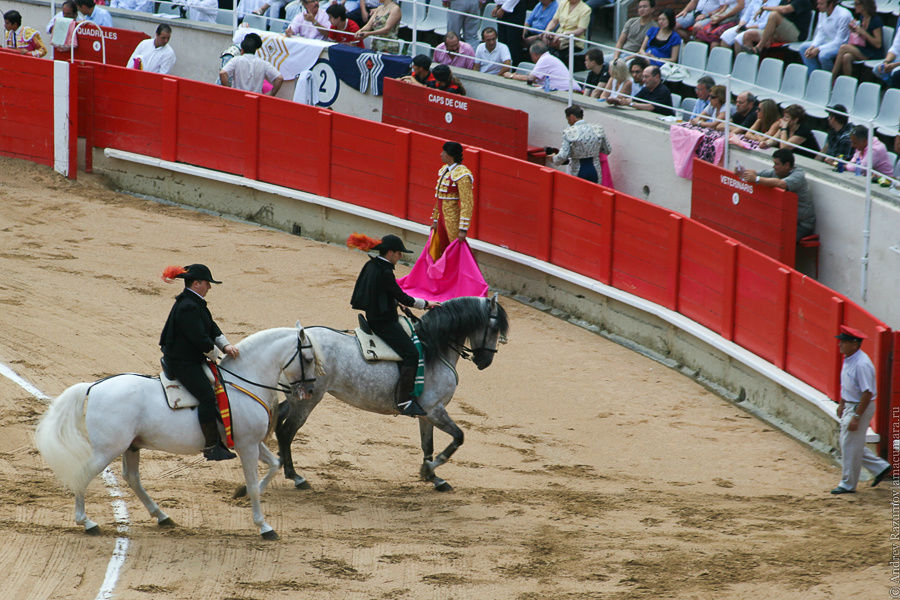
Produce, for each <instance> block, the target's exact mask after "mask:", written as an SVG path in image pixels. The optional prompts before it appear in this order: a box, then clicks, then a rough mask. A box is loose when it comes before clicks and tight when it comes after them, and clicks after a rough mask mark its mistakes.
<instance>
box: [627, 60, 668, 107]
mask: <svg viewBox="0 0 900 600" xmlns="http://www.w3.org/2000/svg"><path fill="white" fill-rule="evenodd" d="M643 77H644V87H642V88H641V91H639V92H638V93H637V94H635V98H634V102H632V103H631V106H633V107H634V108H636V109H638V110H649V111H650V112H654V113H656V114H658V115H665V116H672V115H674V114H675V111H673V110H672V93H671V92H670V91H669V88H667V87H666V86H665V84H664V83H663V82H662V73H661V72H660V70H659V67H657V66H656V65H650V66H649V67H647V68H646V69H644V75H643ZM642 100H646V102H641V101H642ZM651 102H652V103H653V104H651ZM660 105H661V106H660Z"/></svg>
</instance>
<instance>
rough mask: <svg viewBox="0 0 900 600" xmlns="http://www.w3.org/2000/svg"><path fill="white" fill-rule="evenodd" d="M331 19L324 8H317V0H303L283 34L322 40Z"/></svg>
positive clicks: (324, 37)
mask: <svg viewBox="0 0 900 600" xmlns="http://www.w3.org/2000/svg"><path fill="white" fill-rule="evenodd" d="M330 28H331V21H329V20H328V15H327V14H326V13H325V11H324V10H319V0H303V10H301V11H300V12H299V13H298V14H297V16H296V17H294V20H293V21H291V24H290V25H289V26H288V28H287V29H285V31H284V35H286V36H287V37H292V36H294V35H299V36H300V37H305V38H309V39H311V40H324V39H326V38H327V37H328V33H327V32H328V30H329V29H330Z"/></svg>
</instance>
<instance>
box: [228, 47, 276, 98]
mask: <svg viewBox="0 0 900 600" xmlns="http://www.w3.org/2000/svg"><path fill="white" fill-rule="evenodd" d="M260 48H262V38H260V37H259V35H258V34H255V33H248V34H247V35H246V36H244V39H243V40H241V55H240V56H235V57H234V58H232V59H231V60H230V61H228V64H226V65H225V66H224V67H222V70H221V71H219V82H220V83H221V84H222V85H224V86H226V87H231V82H230V81H229V80H228V77H229V76H231V77H232V78H233V80H234V87H235V88H237V89H239V90H244V91H247V92H256V93H257V94H259V93H262V86H263V80H267V81H268V82H269V83H271V84H272V89H271V90H269V95H270V96H275V95H277V94H278V90H279V89H281V84H282V83H284V77H282V76H281V73H279V72H278V69H276V68H275V67H273V66H272V65H271V64H270V63H268V62H266V61H264V60H263V59H261V58H259V57H258V56H256V51H257V50H259V49H260Z"/></svg>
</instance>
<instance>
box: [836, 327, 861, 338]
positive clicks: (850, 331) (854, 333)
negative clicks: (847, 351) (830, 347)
mask: <svg viewBox="0 0 900 600" xmlns="http://www.w3.org/2000/svg"><path fill="white" fill-rule="evenodd" d="M834 337H836V338H837V339H839V340H841V341H845V342H861V341H862V340H864V339H866V334H864V333H863V332H862V331H860V330H859V329H854V328H853V327H848V326H847V325H841V332H840V333H839V334H837V335H836V336H834Z"/></svg>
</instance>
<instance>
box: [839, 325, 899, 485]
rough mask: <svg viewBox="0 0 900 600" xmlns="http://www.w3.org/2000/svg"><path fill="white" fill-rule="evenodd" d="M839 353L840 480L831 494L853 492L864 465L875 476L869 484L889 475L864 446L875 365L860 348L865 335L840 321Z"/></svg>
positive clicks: (880, 460)
mask: <svg viewBox="0 0 900 600" xmlns="http://www.w3.org/2000/svg"><path fill="white" fill-rule="evenodd" d="M835 337H836V338H837V339H838V347H839V350H840V353H841V354H843V355H844V364H843V366H842V367H841V401H840V403H839V404H838V407H837V416H838V419H840V420H841V438H840V443H841V482H840V483H839V484H838V486H837V487H836V488H834V489H833V490H831V493H832V494H852V493H853V492H855V491H856V484H857V482H858V481H859V473H860V470H861V469H862V467H865V468H866V469H868V470H869V471H871V472H872V473H875V478H874V479H873V480H872V487H874V486H876V485H878V484H879V483H881V481H882V480H883V479H884V478H885V477H887V476H888V475H890V473H891V465H890V464H889V463H888V462H887V461H886V460H884V459H883V458H880V457H879V456H877V455H876V454H875V453H874V452H872V451H871V450H869V449H868V448H866V433H867V430H868V429H869V422H870V421H871V420H872V417H873V416H874V415H875V395H876V394H877V388H876V385H875V366H874V365H873V364H872V361H871V360H870V359H869V357H868V355H866V353H865V352H863V351H862V350H860V346H861V345H862V341H863V340H864V339H866V335H865V334H864V333H863V332H862V331H860V330H858V329H854V328H853V327H848V326H847V325H841V330H840V333H839V334H838V335H836V336H835Z"/></svg>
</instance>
